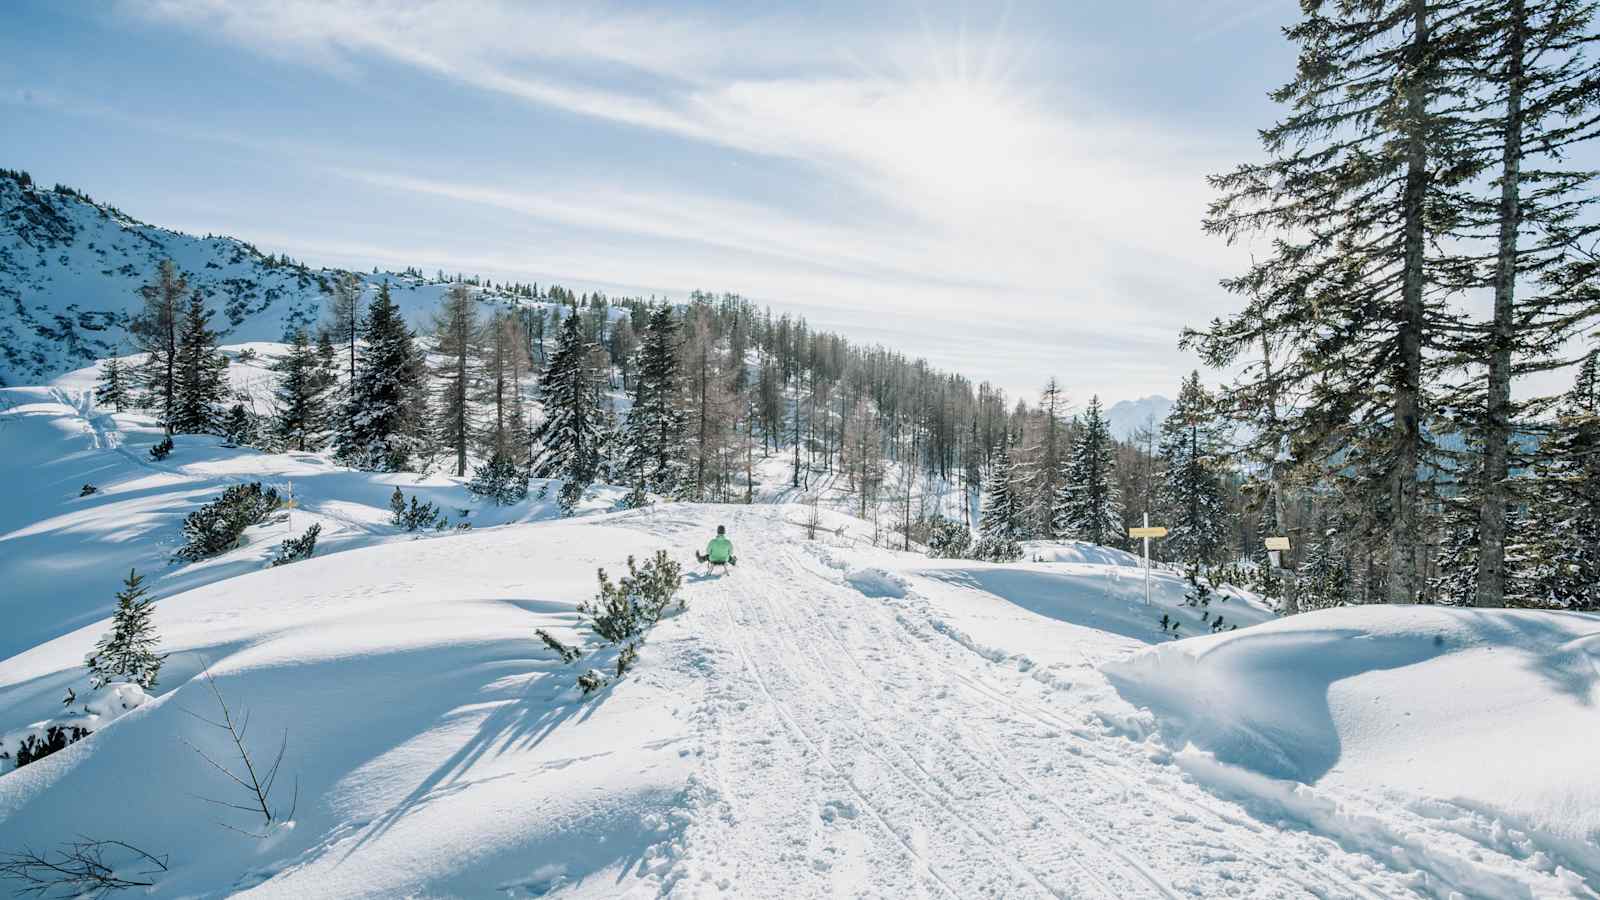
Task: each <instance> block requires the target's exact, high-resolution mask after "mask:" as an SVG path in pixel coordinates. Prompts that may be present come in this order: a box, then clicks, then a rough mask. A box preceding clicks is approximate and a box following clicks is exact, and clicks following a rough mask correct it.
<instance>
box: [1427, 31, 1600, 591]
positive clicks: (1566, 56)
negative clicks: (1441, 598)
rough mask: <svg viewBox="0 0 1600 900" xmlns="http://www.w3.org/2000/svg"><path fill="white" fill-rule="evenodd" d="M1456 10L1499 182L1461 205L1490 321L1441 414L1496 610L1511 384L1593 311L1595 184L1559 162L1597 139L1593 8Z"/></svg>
mask: <svg viewBox="0 0 1600 900" xmlns="http://www.w3.org/2000/svg"><path fill="white" fill-rule="evenodd" d="M1467 11H1468V13H1469V15H1470V17H1471V18H1470V21H1471V22H1472V23H1473V24H1474V25H1475V26H1476V27H1477V33H1476V35H1475V38H1476V40H1475V41H1472V42H1470V43H1468V44H1467V49H1466V50H1465V51H1464V52H1461V53H1459V54H1458V55H1460V56H1463V57H1465V58H1466V60H1467V64H1468V65H1469V66H1471V67H1472V70H1473V76H1474V79H1475V81H1476V82H1477V83H1478V85H1479V93H1480V94H1481V95H1483V96H1484V97H1486V98H1487V100H1488V102H1487V104H1485V106H1484V108H1485V112H1484V113H1483V114H1481V115H1480V116H1479V117H1477V119H1476V121H1475V122H1474V131H1475V133H1476V135H1477V137H1478V140H1479V148H1480V152H1482V153H1484V154H1485V155H1487V156H1491V157H1494V159H1492V161H1491V164H1492V165H1493V167H1494V168H1498V170H1499V171H1498V177H1497V178H1496V179H1495V182H1494V183H1493V184H1492V187H1493V188H1494V195H1493V196H1492V197H1486V198H1483V199H1480V200H1476V202H1468V203H1466V204H1465V206H1466V209H1467V220H1468V221H1467V227H1466V228H1464V229H1462V230H1463V231H1464V232H1466V234H1467V236H1470V237H1476V238H1479V239H1480V240H1482V241H1484V242H1487V241H1490V240H1492V241H1493V244H1494V250H1493V253H1492V261H1488V260H1486V261H1485V262H1487V263H1488V264H1486V265H1484V266H1482V267H1481V274H1479V275H1478V276H1476V277H1474V278H1473V279H1472V283H1473V284H1475V285H1476V286H1480V287H1483V288H1487V289H1489V290H1492V292H1493V295H1494V313H1493V316H1492V318H1491V320H1490V321H1489V322H1488V323H1486V324H1485V325H1484V326H1482V327H1479V328H1472V329H1468V330H1466V331H1465V332H1463V335H1462V336H1463V338H1464V339H1463V340H1462V341H1461V346H1460V347H1459V349H1458V350H1457V352H1458V354H1459V355H1460V357H1461V358H1463V359H1464V360H1466V361H1469V362H1471V363H1474V364H1475V365H1474V366H1473V369H1474V371H1473V372H1472V373H1471V375H1470V377H1469V379H1468V380H1467V382H1466V383H1465V385H1463V386H1462V387H1461V388H1459V389H1458V391H1457V394H1458V396H1457V398H1455V402H1454V403H1453V404H1452V405H1453V406H1454V407H1455V408H1456V409H1457V410H1458V411H1459V412H1460V414H1461V416H1460V417H1461V418H1464V419H1466V420H1467V423H1468V428H1469V429H1470V430H1471V431H1472V432H1473V433H1475V434H1476V435H1477V436H1478V437H1479V438H1480V439H1481V442H1482V445H1483V453H1482V456H1481V461H1482V463H1481V466H1480V468H1479V472H1478V473H1477V474H1478V485H1477V493H1478V495H1479V498H1480V499H1479V516H1478V526H1477V528H1476V529H1475V530H1476V531H1477V532H1478V534H1479V547H1478V551H1477V556H1478V558H1479V565H1478V571H1477V574H1476V585H1475V589H1474V597H1475V602H1476V604H1477V605H1479V606H1499V605H1502V604H1503V603H1504V602H1505V600H1506V596H1507V580H1508V575H1509V573H1508V568H1507V564H1506V557H1505V548H1506V547H1507V545H1508V543H1509V540H1510V539H1509V538H1508V535H1507V519H1508V516H1509V515H1511V514H1512V511H1513V510H1514V509H1515V503H1514V500H1513V498H1512V497H1511V496H1509V494H1508V487H1509V485H1510V484H1511V481H1512V478H1511V471H1512V459H1511V457H1512V452H1513V446H1512V436H1513V434H1512V425H1513V422H1514V421H1515V420H1516V419H1517V418H1518V417H1519V415H1521V414H1522V413H1523V412H1524V411H1525V410H1526V409H1527V408H1528V407H1529V406H1530V405H1531V404H1530V403H1528V402H1514V401H1513V399H1512V395H1511V381H1512V379H1513V377H1515V376H1516V375H1518V374H1523V373H1526V372H1531V371H1539V370H1541V369H1545V368H1549V367H1550V366H1551V364H1552V363H1553V362H1555V361H1557V360H1559V357H1560V353H1561V349H1562V347H1563V344H1564V343H1565V342H1566V339H1567V338H1568V337H1569V336H1570V335H1571V334H1573V333H1574V332H1575V331H1576V330H1577V329H1578V327H1579V326H1582V325H1584V324H1585V322H1586V321H1587V319H1588V316H1589V315H1590V314H1591V312H1592V308H1593V302H1594V298H1593V293H1594V291H1593V287H1592V284H1593V281H1592V278H1591V277H1586V275H1585V274H1584V273H1587V275H1588V276H1592V275H1593V273H1594V270H1595V263H1596V262H1597V261H1596V260H1595V259H1594V258H1593V257H1592V256H1590V255H1587V254H1584V253H1583V252H1582V251H1581V250H1580V249H1579V248H1581V247H1582V246H1584V245H1586V244H1590V243H1592V238H1593V237H1594V236H1595V235H1596V234H1600V222H1597V221H1596V220H1595V217H1594V216H1592V215H1588V214H1587V212H1588V211H1589V209H1590V208H1591V207H1592V206H1593V205H1594V204H1595V203H1597V202H1600V192H1596V190H1595V184H1594V180H1595V178H1596V175H1597V173H1595V172H1592V171H1582V170H1578V169H1575V168H1574V167H1573V166H1572V165H1571V164H1570V163H1569V162H1567V161H1566V159H1565V158H1564V157H1565V156H1566V153H1565V150H1566V148H1567V147H1569V146H1571V145H1573V144H1577V143H1579V142H1581V141H1584V140H1588V139H1592V138H1593V137H1595V136H1596V135H1597V134H1600V117H1596V116H1594V115H1593V113H1594V111H1595V110H1596V108H1597V107H1600V78H1596V77H1595V74H1594V73H1595V69H1594V65H1593V63H1592V62H1591V61H1590V60H1588V59H1587V58H1586V57H1585V55H1584V53H1583V49H1584V46H1585V45H1586V44H1589V43H1593V42H1594V40H1595V37H1594V32H1593V25H1594V20H1595V12H1596V6H1595V4H1594V3H1592V2H1579V0H1510V2H1505V0H1484V2H1470V3H1468V4H1467ZM1574 269H1576V270H1577V273H1578V277H1575V278H1574V277H1572V275H1573V274H1574ZM1530 288H1532V289H1533V290H1532V291H1531V292H1530V290H1529V289H1530ZM1480 367H1481V368H1480ZM1484 376H1486V377H1484ZM1535 402H1537V401H1536V400H1535Z"/></svg>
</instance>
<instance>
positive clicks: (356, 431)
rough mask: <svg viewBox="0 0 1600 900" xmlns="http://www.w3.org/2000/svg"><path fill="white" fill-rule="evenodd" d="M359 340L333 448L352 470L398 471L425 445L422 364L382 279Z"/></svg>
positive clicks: (423, 365)
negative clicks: (359, 353) (352, 375)
mask: <svg viewBox="0 0 1600 900" xmlns="http://www.w3.org/2000/svg"><path fill="white" fill-rule="evenodd" d="M361 341H362V344H363V345H364V346H363V349H362V353H361V355H360V356H359V358H358V359H357V365H356V377H355V380H354V381H353V382H351V384H350V388H349V390H348V391H347V400H346V412H345V422H343V423H341V426H340V429H339V432H338V435H337V437H336V439H335V445H336V452H337V454H338V457H339V459H341V460H343V461H345V462H346V463H348V464H350V465H353V466H355V467H357V468H363V469H372V470H379V471H388V472H396V471H402V470H404V469H406V468H407V467H408V466H410V465H411V463H412V461H413V460H414V459H415V458H416V457H417V455H418V454H419V453H422V452H424V451H425V450H426V449H427V447H428V445H429V440H428V408H427V394H426V384H427V378H426V375H427V365H426V362H425V360H424V359H423V356H422V353H421V352H419V350H418V348H417V346H416V343H415V341H414V339H413V337H412V334H411V329H410V328H408V327H407V326H406V323H405V320H404V319H402V318H401V316H400V310H399V308H398V307H396V306H395V305H394V300H393V298H392V297H391V296H390V294H389V283H388V282H387V281H386V282H384V283H383V285H382V287H380V288H379V289H378V295H377V296H376V297H375V298H373V301H372V305H371V306H370V307H368V309H367V314H366V317H365V318H364V319H363V320H362V324H361Z"/></svg>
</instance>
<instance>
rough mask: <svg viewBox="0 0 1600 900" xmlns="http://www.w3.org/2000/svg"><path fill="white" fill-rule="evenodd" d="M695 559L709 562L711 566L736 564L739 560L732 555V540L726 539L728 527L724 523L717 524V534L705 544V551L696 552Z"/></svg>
mask: <svg viewBox="0 0 1600 900" xmlns="http://www.w3.org/2000/svg"><path fill="white" fill-rule="evenodd" d="M695 559H698V560H699V561H701V562H708V563H711V564H712V565H713V566H732V565H737V564H738V562H739V560H738V559H736V558H735V557H734V555H733V541H730V540H728V528H727V526H725V525H718V526H717V536H716V537H714V538H712V539H711V543H709V544H707V545H706V552H705V553H703V554H702V553H696V554H695Z"/></svg>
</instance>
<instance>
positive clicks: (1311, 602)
mask: <svg viewBox="0 0 1600 900" xmlns="http://www.w3.org/2000/svg"><path fill="white" fill-rule="evenodd" d="M1337 536H1338V532H1337V531H1336V530H1335V529H1333V528H1329V527H1327V525H1326V523H1324V524H1323V525H1322V527H1319V528H1317V529H1315V530H1314V532H1313V537H1312V539H1311V542H1310V544H1309V545H1307V547H1306V553H1305V559H1304V561H1303V562H1301V563H1300V571H1299V576H1298V577H1299V587H1300V607H1301V609H1303V610H1307V611H1310V610H1317V609H1328V608H1330V607H1334V606H1344V605H1346V604H1348V603H1350V602H1351V594H1350V574H1349V572H1348V571H1346V570H1345V568H1344V566H1343V565H1341V564H1340V560H1339V558H1338V556H1337V555H1336V554H1335V552H1334V543H1335V541H1336V539H1337Z"/></svg>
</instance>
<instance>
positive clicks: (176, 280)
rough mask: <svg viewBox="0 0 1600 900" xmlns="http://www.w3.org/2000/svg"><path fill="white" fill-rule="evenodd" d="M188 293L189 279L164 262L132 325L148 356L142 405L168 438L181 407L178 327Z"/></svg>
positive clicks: (143, 373) (136, 343)
mask: <svg viewBox="0 0 1600 900" xmlns="http://www.w3.org/2000/svg"><path fill="white" fill-rule="evenodd" d="M188 290H189V280H188V277H187V276H185V275H183V274H182V273H180V272H178V270H177V267H176V266H174V265H173V262H172V260H170V259H164V260H162V261H161V265H160V266H159V267H158V268H157V269H156V277H155V280H154V281H152V282H151V283H150V284H147V285H145V286H144V287H141V288H140V289H139V295H140V296H141V297H142V298H143V299H144V307H143V309H141V310H140V312H139V314H138V315H136V316H134V317H133V320H132V321H130V322H129V323H128V331H129V333H130V334H132V336H133V341H134V346H136V347H138V348H139V350H140V352H143V353H145V354H147V356H146V357H145V361H144V363H143V365H141V366H140V369H139V382H140V384H141V385H142V386H143V388H144V393H143V397H142V398H141V401H140V404H141V405H142V406H144V407H147V408H149V409H153V410H154V411H155V413H156V418H157V419H159V420H160V421H161V424H162V425H163V426H164V427H165V428H166V430H167V433H168V434H171V433H172V419H173V416H174V415H175V411H176V407H177V396H178V378H177V367H178V325H179V322H180V320H181V319H182V316H183V310H182V307H183V297H184V294H186V293H188Z"/></svg>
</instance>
